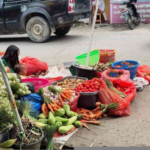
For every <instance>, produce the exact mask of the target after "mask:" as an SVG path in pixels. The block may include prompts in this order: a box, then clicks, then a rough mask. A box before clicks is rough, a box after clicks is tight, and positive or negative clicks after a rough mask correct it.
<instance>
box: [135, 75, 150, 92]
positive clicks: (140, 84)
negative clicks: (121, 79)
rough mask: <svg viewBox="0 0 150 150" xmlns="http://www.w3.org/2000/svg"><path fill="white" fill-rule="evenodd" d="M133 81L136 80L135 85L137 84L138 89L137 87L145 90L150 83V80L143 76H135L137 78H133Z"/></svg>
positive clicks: (139, 89)
mask: <svg viewBox="0 0 150 150" xmlns="http://www.w3.org/2000/svg"><path fill="white" fill-rule="evenodd" d="M133 82H134V84H135V86H136V89H137V90H138V91H141V90H143V89H144V87H145V86H147V85H148V84H149V82H148V81H147V80H145V79H144V78H142V77H135V78H134V79H133Z"/></svg>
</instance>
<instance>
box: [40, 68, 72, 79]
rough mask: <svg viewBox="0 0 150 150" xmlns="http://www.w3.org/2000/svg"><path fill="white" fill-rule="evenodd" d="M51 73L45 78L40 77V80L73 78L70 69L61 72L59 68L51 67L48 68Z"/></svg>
mask: <svg viewBox="0 0 150 150" xmlns="http://www.w3.org/2000/svg"><path fill="white" fill-rule="evenodd" d="M48 70H49V73H48V74H47V75H45V76H40V77H39V78H44V79H45V78H57V77H60V76H62V77H67V76H72V74H71V73H70V71H69V70H68V69H65V68H61V69H60V70H59V69H58V67H57V66H54V67H50V68H48Z"/></svg>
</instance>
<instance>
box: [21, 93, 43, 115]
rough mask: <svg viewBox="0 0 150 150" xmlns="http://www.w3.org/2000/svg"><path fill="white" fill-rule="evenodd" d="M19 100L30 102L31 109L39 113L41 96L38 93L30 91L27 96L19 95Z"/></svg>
mask: <svg viewBox="0 0 150 150" xmlns="http://www.w3.org/2000/svg"><path fill="white" fill-rule="evenodd" d="M19 100H23V101H28V102H29V103H30V104H31V106H32V108H33V110H35V111H36V112H37V115H40V114H41V104H42V98H41V96H39V95H38V94H34V93H32V94H30V95H28V96H23V97H21V99H19Z"/></svg>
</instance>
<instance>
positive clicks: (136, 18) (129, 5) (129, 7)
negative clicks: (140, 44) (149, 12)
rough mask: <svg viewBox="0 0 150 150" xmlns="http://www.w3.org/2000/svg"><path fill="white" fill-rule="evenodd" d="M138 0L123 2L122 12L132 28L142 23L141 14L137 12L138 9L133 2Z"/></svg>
mask: <svg viewBox="0 0 150 150" xmlns="http://www.w3.org/2000/svg"><path fill="white" fill-rule="evenodd" d="M136 2H137V0H129V1H128V2H127V1H125V2H123V3H122V4H121V5H120V7H121V13H122V15H123V17H124V18H125V22H126V23H127V24H128V26H129V28H130V29H131V30H133V29H134V27H135V26H138V25H139V24H140V15H139V13H138V12H137V9H136V7H135V5H134V4H133V3H136Z"/></svg>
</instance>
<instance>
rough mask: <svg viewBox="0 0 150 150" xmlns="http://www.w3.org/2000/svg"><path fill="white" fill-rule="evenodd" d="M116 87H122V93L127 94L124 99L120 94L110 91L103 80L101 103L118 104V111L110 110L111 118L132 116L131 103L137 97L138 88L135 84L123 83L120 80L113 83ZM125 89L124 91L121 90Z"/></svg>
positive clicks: (100, 93) (100, 94)
mask: <svg viewBox="0 0 150 150" xmlns="http://www.w3.org/2000/svg"><path fill="white" fill-rule="evenodd" d="M113 85H114V87H120V91H121V92H123V93H125V94H126V97H125V98H124V99H122V98H121V97H120V95H119V94H117V93H116V92H114V91H113V90H112V89H109V88H108V87H107V85H106V83H105V82H104V81H103V80H102V86H101V88H100V90H99V101H100V102H102V103H103V104H111V103H114V102H115V103H117V104H118V109H117V110H113V109H111V110H109V115H111V116H128V115H129V114H130V103H131V101H132V100H133V99H134V98H135V96H136V88H135V85H134V83H133V82H126V81H121V80H120V79H118V80H114V81H113ZM121 89H123V90H121Z"/></svg>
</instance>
